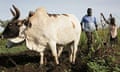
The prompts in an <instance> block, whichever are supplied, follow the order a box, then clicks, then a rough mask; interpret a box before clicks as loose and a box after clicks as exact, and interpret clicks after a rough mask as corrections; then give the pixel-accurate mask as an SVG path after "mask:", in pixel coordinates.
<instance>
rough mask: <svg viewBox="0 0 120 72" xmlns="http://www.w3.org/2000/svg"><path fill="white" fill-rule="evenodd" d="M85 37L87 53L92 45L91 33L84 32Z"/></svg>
mask: <svg viewBox="0 0 120 72" xmlns="http://www.w3.org/2000/svg"><path fill="white" fill-rule="evenodd" d="M85 34H86V37H87V47H88V51H89V50H90V48H91V46H92V43H93V33H92V32H85Z"/></svg>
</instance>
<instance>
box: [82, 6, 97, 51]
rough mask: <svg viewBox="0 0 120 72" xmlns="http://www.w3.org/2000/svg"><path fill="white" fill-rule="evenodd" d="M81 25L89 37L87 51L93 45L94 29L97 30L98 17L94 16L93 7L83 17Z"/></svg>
mask: <svg viewBox="0 0 120 72" xmlns="http://www.w3.org/2000/svg"><path fill="white" fill-rule="evenodd" d="M81 26H82V30H83V31H84V32H85V34H86V37H87V46H88V49H87V51H88V52H89V50H90V48H91V46H92V40H93V31H95V30H97V23H96V17H94V16H92V8H88V9H87V14H86V15H85V16H83V18H82V21H81Z"/></svg>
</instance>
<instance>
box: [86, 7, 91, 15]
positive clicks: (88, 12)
mask: <svg viewBox="0 0 120 72" xmlns="http://www.w3.org/2000/svg"><path fill="white" fill-rule="evenodd" d="M87 15H88V16H92V8H88V9H87Z"/></svg>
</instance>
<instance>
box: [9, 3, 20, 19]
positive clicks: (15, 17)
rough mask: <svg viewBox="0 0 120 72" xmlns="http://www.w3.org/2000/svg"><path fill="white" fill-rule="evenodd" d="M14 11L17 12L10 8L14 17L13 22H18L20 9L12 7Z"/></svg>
mask: <svg viewBox="0 0 120 72" xmlns="http://www.w3.org/2000/svg"><path fill="white" fill-rule="evenodd" d="M12 7H13V9H14V10H15V12H14V11H13V10H12V9H11V8H10V11H11V13H12V15H13V16H14V17H13V19H12V20H16V19H18V18H19V16H20V11H19V9H18V8H16V7H15V5H12Z"/></svg>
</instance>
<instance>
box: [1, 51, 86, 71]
mask: <svg viewBox="0 0 120 72" xmlns="http://www.w3.org/2000/svg"><path fill="white" fill-rule="evenodd" d="M78 53H79V52H78ZM77 55H78V56H77V59H76V63H75V64H74V65H73V64H71V63H70V62H69V52H68V51H64V52H63V53H62V55H61V57H60V59H59V60H60V64H59V65H56V64H55V61H54V57H53V56H52V54H51V52H50V51H47V52H46V53H45V59H44V61H45V65H42V66H41V65H39V60H40V57H39V54H38V53H36V52H33V51H26V52H23V53H20V54H16V55H10V54H7V55H1V56H0V72H86V70H87V69H86V68H87V67H86V64H84V63H83V62H81V57H80V55H79V54H77Z"/></svg>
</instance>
